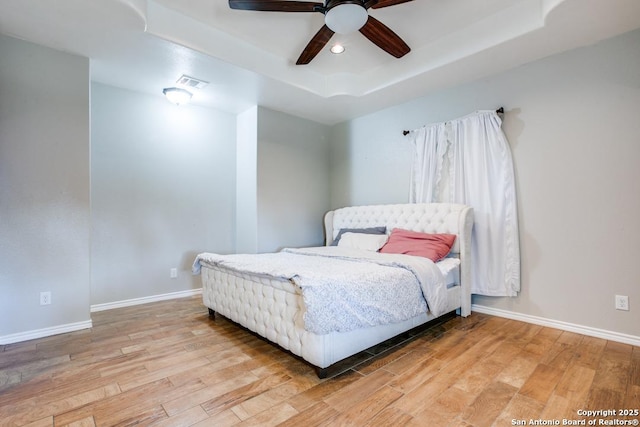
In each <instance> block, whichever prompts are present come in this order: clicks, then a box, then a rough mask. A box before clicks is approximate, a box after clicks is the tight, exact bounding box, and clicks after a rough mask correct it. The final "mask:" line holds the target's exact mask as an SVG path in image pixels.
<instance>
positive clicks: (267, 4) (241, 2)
mask: <svg viewBox="0 0 640 427" xmlns="http://www.w3.org/2000/svg"><path fill="white" fill-rule="evenodd" d="M229 7H230V8H231V9H239V10H259V11H261V12H321V10H318V8H320V9H322V8H323V7H324V4H323V3H315V2H309V1H288V0H229Z"/></svg>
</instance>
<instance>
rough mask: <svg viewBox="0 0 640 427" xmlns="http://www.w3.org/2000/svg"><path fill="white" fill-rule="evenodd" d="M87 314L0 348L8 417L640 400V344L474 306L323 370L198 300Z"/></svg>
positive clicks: (55, 422)
mask: <svg viewBox="0 0 640 427" xmlns="http://www.w3.org/2000/svg"><path fill="white" fill-rule="evenodd" d="M92 317H93V325H94V326H93V328H92V329H90V330H85V331H79V332H74V333H68V334H62V335H57V336H54V337H48V338H43V339H38V340H32V341H28V342H23V343H17V344H11V345H5V346H0V425H1V426H126V425H156V426H172V427H174V426H271V425H282V426H305V427H306V426H390V425H391V426H477V427H481V426H511V425H531V424H530V420H533V421H537V420H558V421H559V422H560V423H562V420H563V419H569V420H586V421H590V420H596V419H597V417H584V416H580V415H578V413H577V412H576V411H577V410H578V409H584V410H607V409H611V410H619V409H638V408H639V407H640V348H639V347H633V346H630V345H625V344H620V343H616V342H611V341H606V340H602V339H597V338H591V337H587V336H582V335H578V334H574V333H570V332H563V331H560V330H556V329H550V328H545V327H541V326H536V325H531V324H527V323H521V322H517V321H513V320H507V319H502V318H497V317H492V316H487V315H482V314H478V313H474V314H472V315H471V316H470V317H468V318H466V319H462V318H459V317H449V318H448V319H446V320H445V321H440V322H437V323H436V324H433V325H431V327H430V328H428V329H424V330H419V331H415V332H414V333H413V336H412V337H411V339H409V340H406V341H404V340H402V339H398V340H394V341H392V342H389V343H387V345H386V346H385V345H381V346H376V347H375V348H372V349H371V350H370V351H368V352H364V353H362V354H360V355H357V356H354V357H353V358H352V359H351V360H350V361H348V363H347V364H344V365H343V366H342V367H343V368H345V369H346V371H345V372H342V373H340V374H339V375H336V376H334V377H333V378H329V379H325V380H320V379H318V378H317V376H316V374H315V371H314V370H313V368H311V367H310V366H309V365H307V364H306V363H304V362H303V361H301V360H299V359H297V358H295V357H294V356H292V355H290V354H289V353H287V352H284V351H282V350H281V349H279V348H277V347H275V346H273V345H271V344H269V343H267V342H265V341H263V340H262V339H260V338H258V337H256V336H255V335H253V334H251V333H249V332H248V331H246V330H244V329H242V328H240V327H238V326H237V325H235V324H233V323H231V322H230V321H228V320H226V319H224V318H222V317H220V316H218V317H217V318H216V320H212V319H210V318H209V316H208V313H207V310H206V308H205V307H204V306H203V305H202V303H201V300H200V298H199V297H193V298H184V299H177V300H172V301H164V302H158V303H153V304H147V305H142V306H137V307H128V308H121V309H115V310H110V311H104V312H98V313H94V314H93V315H92ZM354 364H356V365H355V366H354ZM338 371H339V370H338ZM600 418H602V417H600ZM614 418H618V419H639V418H640V417H638V416H635V417H633V416H632V417H620V416H617V417H608V418H604V419H605V420H611V419H614ZM522 421H524V422H525V423H524V424H518V423H520V422H522ZM547 425H549V424H547ZM560 425H562V424H560Z"/></svg>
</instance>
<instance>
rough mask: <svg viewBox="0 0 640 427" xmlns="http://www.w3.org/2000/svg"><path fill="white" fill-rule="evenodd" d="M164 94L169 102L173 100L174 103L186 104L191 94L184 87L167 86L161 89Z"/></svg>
mask: <svg viewBox="0 0 640 427" xmlns="http://www.w3.org/2000/svg"><path fill="white" fill-rule="evenodd" d="M162 93H164V96H166V97H167V99H168V100H169V101H170V102H173V103H174V104H176V105H182V104H186V103H187V102H189V101H190V100H191V97H192V96H193V94H192V93H191V92H189V91H188V90H186V89H181V88H179V87H167V88H164V89H163V90H162Z"/></svg>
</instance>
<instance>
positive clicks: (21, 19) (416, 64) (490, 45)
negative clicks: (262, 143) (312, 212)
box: [0, 0, 640, 124]
mask: <svg viewBox="0 0 640 427" xmlns="http://www.w3.org/2000/svg"><path fill="white" fill-rule="evenodd" d="M369 13H370V14H371V15H372V16H374V17H375V18H377V19H378V20H380V21H382V22H383V23H384V24H386V25H387V26H388V27H390V28H391V29H393V30H394V31H395V32H396V33H397V34H398V35H400V36H401V37H402V38H403V39H404V40H405V41H406V42H407V44H409V46H410V47H411V49H412V51H411V52H410V53H409V54H408V55H406V56H405V57H403V58H401V59H395V58H393V57H391V56H390V55H388V54H386V53H385V52H383V51H382V50H380V49H379V48H378V47H376V46H375V45H373V44H372V43H371V42H370V41H368V40H367V39H365V38H364V37H363V36H362V35H361V34H360V33H355V34H350V35H346V36H341V35H338V34H336V35H334V37H333V38H332V39H331V41H330V43H329V45H331V44H332V43H333V42H340V43H342V44H343V45H344V46H345V47H346V49H347V51H346V52H345V53H344V54H342V55H333V54H331V53H330V52H329V51H328V48H325V49H323V50H322V51H321V52H320V54H319V55H318V56H317V57H316V58H315V59H314V60H313V61H312V62H311V64H309V65H304V66H296V65H295V61H296V59H297V58H298V56H299V55H300V52H301V51H302V49H303V48H304V47H305V45H306V44H307V42H308V41H309V40H310V39H311V37H313V35H314V34H315V33H316V32H317V31H318V29H320V27H321V26H322V24H323V15H322V14H320V13H278V12H252V11H238V10H231V9H229V7H228V4H227V0H0V32H1V33H4V34H7V35H11V36H14V37H18V38H21V39H25V40H28V41H32V42H35V43H38V44H41V45H45V46H49V47H53V48H56V49H60V50H63V51H66V52H71V53H74V54H78V55H82V56H86V57H89V58H91V78H92V80H93V81H97V82H102V83H105V84H109V85H113V86H118V87H123V88H126V89H132V90H137V91H141V92H145V93H150V94H154V95H157V96H161V92H162V88H164V87H167V86H172V85H174V84H175V81H176V80H177V78H178V77H179V76H180V75H182V74H187V75H190V76H193V77H196V78H199V79H202V80H206V81H208V82H210V84H209V85H208V86H207V87H206V88H205V89H203V90H201V91H199V92H197V93H196V95H195V96H194V103H195V104H199V105H203V106H209V107H214V108H218V109H222V110H225V111H229V112H231V113H238V112H241V111H244V110H246V109H247V108H249V107H251V106H252V105H262V106H265V107H269V108H272V109H275V110H279V111H283V112H287V113H290V114H294V115H297V116H301V117H306V118H309V119H312V120H315V121H318V122H321V123H327V124H334V123H337V122H340V121H343V120H347V119H350V118H353V117H357V116H360V115H363V114H367V113H369V112H373V111H376V110H379V109H382V108H385V107H388V106H392V105H396V104H399V103H402V102H405V101H408V100H410V99H413V98H417V97H420V96H424V95H426V94H428V93H429V92H431V91H435V90H438V89H442V88H445V87H449V86H453V85H458V84H461V83H464V82H468V81H472V80H475V79H478V78H482V77H484V76H487V75H490V74H494V73H497V72H500V71H503V70H506V69H509V68H513V67H516V66H518V65H521V64H524V63H527V62H530V61H533V60H536V59H539V58H542V57H545V56H548V55H551V54H554V53H557V52H561V51H564V50H568V49H572V48H575V47H579V46H584V45H589V44H593V43H595V42H597V41H599V40H602V39H605V38H609V37H612V36H615V35H617V34H621V33H623V32H627V31H630V30H633V29H636V28H640V1H639V0H414V1H411V2H408V3H404V4H400V5H396V6H392V7H387V8H382V9H369ZM44 71H46V70H44Z"/></svg>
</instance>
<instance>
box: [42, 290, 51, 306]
mask: <svg viewBox="0 0 640 427" xmlns="http://www.w3.org/2000/svg"><path fill="white" fill-rule="evenodd" d="M49 304H51V292H40V305H49Z"/></svg>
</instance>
